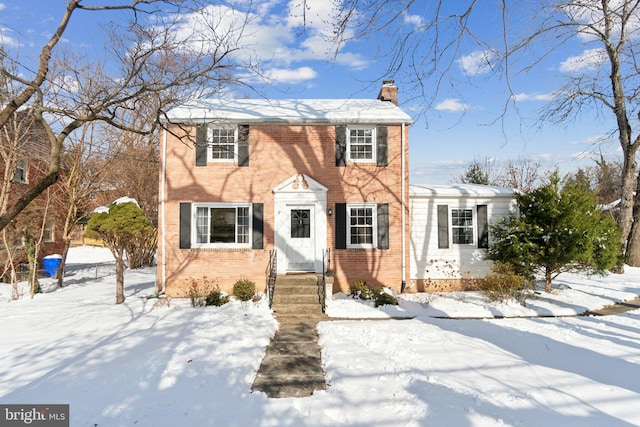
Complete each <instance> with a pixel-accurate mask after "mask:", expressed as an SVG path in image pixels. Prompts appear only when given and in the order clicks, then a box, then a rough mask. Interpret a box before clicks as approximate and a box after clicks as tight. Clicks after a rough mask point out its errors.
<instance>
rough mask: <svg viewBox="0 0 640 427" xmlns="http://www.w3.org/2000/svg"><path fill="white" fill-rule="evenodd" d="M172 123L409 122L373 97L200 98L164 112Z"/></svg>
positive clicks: (408, 117) (394, 108)
mask: <svg viewBox="0 0 640 427" xmlns="http://www.w3.org/2000/svg"><path fill="white" fill-rule="evenodd" d="M167 118H168V121H170V122H172V123H215V122H223V123H246V124H250V123H292V124H340V123H344V124H347V123H349V124H354V123H355V124H357V123H375V124H398V123H407V124H411V123H413V120H412V119H411V117H410V116H409V115H408V114H406V113H405V112H404V111H402V110H401V109H400V108H399V107H398V106H397V105H395V104H394V103H392V102H389V101H379V100H377V99H225V100H221V99H203V100H194V101H192V102H190V103H188V104H185V105H184V106H180V107H176V108H174V109H172V110H170V111H169V112H167Z"/></svg>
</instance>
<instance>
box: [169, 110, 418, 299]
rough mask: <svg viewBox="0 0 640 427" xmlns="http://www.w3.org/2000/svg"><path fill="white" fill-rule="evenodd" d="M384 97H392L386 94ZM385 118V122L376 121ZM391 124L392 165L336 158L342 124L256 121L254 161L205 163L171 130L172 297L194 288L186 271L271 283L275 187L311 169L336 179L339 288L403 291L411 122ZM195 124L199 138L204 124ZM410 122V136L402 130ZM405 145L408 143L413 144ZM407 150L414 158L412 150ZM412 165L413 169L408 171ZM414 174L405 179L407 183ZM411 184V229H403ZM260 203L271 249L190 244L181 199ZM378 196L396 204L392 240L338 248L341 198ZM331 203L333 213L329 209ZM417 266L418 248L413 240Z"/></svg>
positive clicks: (327, 180)
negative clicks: (361, 283) (184, 244)
mask: <svg viewBox="0 0 640 427" xmlns="http://www.w3.org/2000/svg"><path fill="white" fill-rule="evenodd" d="M378 102H384V101H378ZM371 124H373V125H375V124H376V123H375V122H374V123H371ZM386 126H387V147H388V148H387V150H388V151H387V156H388V164H387V166H377V165H376V163H375V162H372V163H360V162H358V163H354V162H348V163H347V164H346V166H337V165H336V125H335V124H332V123H326V124H287V123H282V124H280V123H278V124H274V123H254V122H252V123H251V124H250V126H249V138H248V139H249V165H248V166H246V167H241V166H238V164H237V162H232V163H217V162H213V163H212V162H209V163H208V164H207V165H206V166H195V164H196V150H195V149H194V147H193V143H192V142H191V143H189V142H185V140H184V139H182V140H181V139H180V138H178V137H176V136H175V135H172V133H171V132H166V133H165V134H164V135H163V136H162V138H163V141H162V144H161V147H163V146H164V147H163V148H161V150H163V153H162V154H161V162H162V164H161V177H160V180H161V184H160V204H159V212H160V220H159V222H160V224H159V238H158V241H159V251H158V286H159V288H160V289H161V288H162V287H163V286H164V289H165V292H166V293H167V294H168V295H170V296H185V295H186V287H185V284H184V281H185V279H189V278H201V277H202V276H207V277H209V278H214V279H215V280H216V281H217V283H218V284H219V285H220V288H221V289H223V290H225V291H227V292H229V293H230V292H231V289H232V286H233V283H234V282H235V281H236V280H238V279H240V278H248V279H250V280H253V281H254V282H256V284H257V288H258V289H259V290H264V287H265V270H266V268H267V265H268V261H269V254H270V251H271V250H273V249H274V247H275V233H276V232H277V231H278V230H274V228H275V224H276V221H275V206H274V192H273V189H274V188H275V187H276V186H278V185H279V184H280V183H282V182H284V181H286V180H287V179H289V178H290V177H292V176H295V175H297V174H305V175H307V176H308V177H310V178H312V179H313V180H315V181H317V182H318V183H320V184H321V185H322V186H324V187H326V188H327V189H328V190H327V192H326V208H327V215H326V218H325V219H326V222H327V224H326V242H322V244H323V245H324V246H325V247H326V248H327V249H330V254H331V260H330V270H331V272H332V274H333V275H334V278H335V282H334V292H338V291H342V292H348V289H349V285H350V284H351V283H353V282H355V281H356V280H365V281H367V283H369V284H371V285H374V286H383V285H384V286H387V287H389V288H392V289H395V290H398V291H399V290H400V287H401V284H402V281H403V259H402V256H403V242H402V236H403V235H404V236H405V239H406V241H408V236H409V220H408V174H409V171H408V159H407V155H408V126H406V124H405V125H403V124H402V123H397V124H386ZM184 129H187V132H189V133H190V136H191V139H192V140H195V138H196V127H195V126H186V127H185V126H184V125H182V126H181V127H178V126H174V127H173V128H172V129H171V130H172V132H174V133H176V134H178V135H180V133H179V132H182V131H184ZM403 130H404V138H402V132H403ZM403 148H404V150H403ZM403 158H404V165H403V160H402V159H403ZM403 168H404V175H403V173H402V172H403ZM403 181H404V187H403ZM403 188H404V191H405V194H404V202H405V207H404V215H405V221H404V227H405V230H404V233H403V232H402V225H403V221H402V215H403V205H402V203H403V197H402V190H403ZM185 202H189V203H194V202H242V203H244V202H251V203H261V204H263V207H264V211H263V212H264V230H263V236H264V238H263V243H264V245H263V249H249V248H247V249H244V248H242V249H236V248H191V249H180V245H179V241H180V203H185ZM358 202H366V203H376V204H388V206H389V230H388V234H389V236H390V238H389V248H388V249H378V248H366V249H361V248H358V249H335V242H336V235H335V234H336V209H337V205H338V204H341V203H358ZM329 211H331V212H332V215H329ZM404 256H405V259H404V266H405V267H406V272H407V273H406V274H408V265H409V264H408V263H409V247H408V245H405V248H404Z"/></svg>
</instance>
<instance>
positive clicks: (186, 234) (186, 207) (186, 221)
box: [180, 203, 191, 249]
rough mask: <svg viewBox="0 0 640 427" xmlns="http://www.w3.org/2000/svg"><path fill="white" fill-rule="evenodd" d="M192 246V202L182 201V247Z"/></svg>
mask: <svg viewBox="0 0 640 427" xmlns="http://www.w3.org/2000/svg"><path fill="white" fill-rule="evenodd" d="M189 248H191V203H180V249H189Z"/></svg>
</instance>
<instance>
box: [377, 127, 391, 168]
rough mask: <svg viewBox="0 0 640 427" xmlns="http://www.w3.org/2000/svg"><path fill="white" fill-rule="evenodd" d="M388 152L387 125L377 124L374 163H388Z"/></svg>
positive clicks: (379, 164)
mask: <svg viewBox="0 0 640 427" xmlns="http://www.w3.org/2000/svg"><path fill="white" fill-rule="evenodd" d="M388 152H389V149H388V144H387V127H386V126H378V127H377V129H376V164H377V165H378V166H387V165H388V164H389V154H388Z"/></svg>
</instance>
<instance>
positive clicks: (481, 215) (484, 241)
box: [476, 205, 489, 249]
mask: <svg viewBox="0 0 640 427" xmlns="http://www.w3.org/2000/svg"><path fill="white" fill-rule="evenodd" d="M476 210H477V211H478V247H479V248H484V249H486V248H488V247H489V218H488V217H487V205H478V206H477V207H476Z"/></svg>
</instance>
